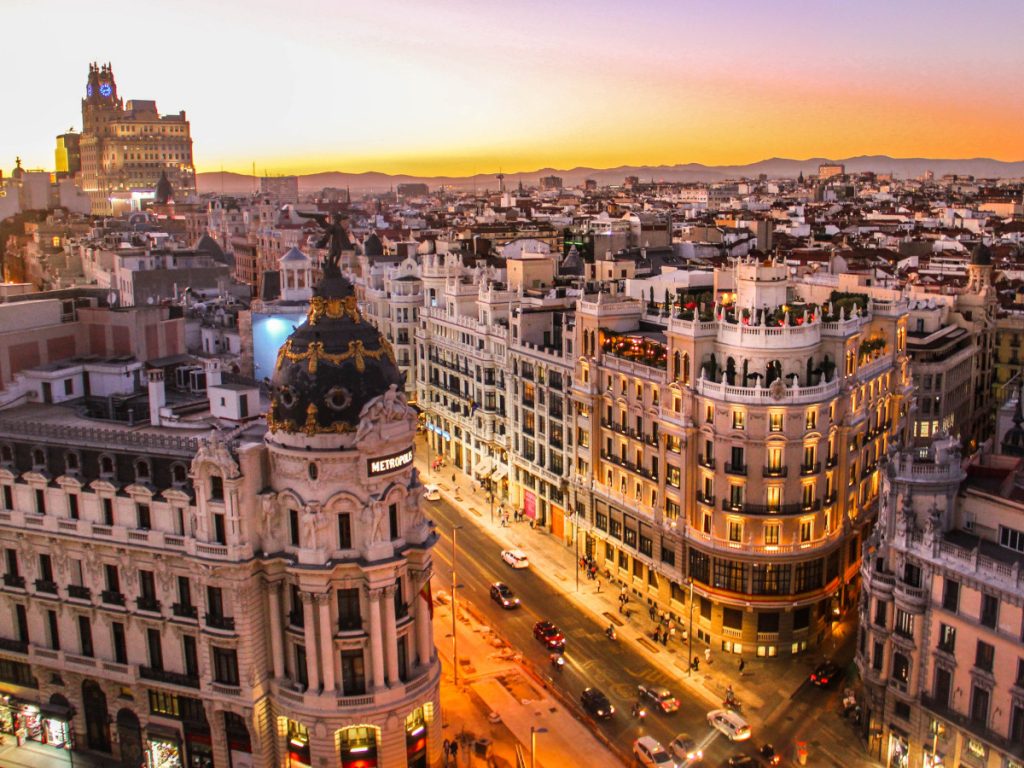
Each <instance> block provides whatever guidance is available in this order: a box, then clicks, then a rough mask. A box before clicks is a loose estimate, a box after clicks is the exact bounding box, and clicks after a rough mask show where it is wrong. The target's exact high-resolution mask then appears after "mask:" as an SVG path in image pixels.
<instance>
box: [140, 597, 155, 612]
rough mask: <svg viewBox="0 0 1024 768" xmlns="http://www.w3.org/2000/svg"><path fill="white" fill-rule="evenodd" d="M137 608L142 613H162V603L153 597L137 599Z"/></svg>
mask: <svg viewBox="0 0 1024 768" xmlns="http://www.w3.org/2000/svg"><path fill="white" fill-rule="evenodd" d="M135 607H136V608H138V609H139V610H140V611H151V612H152V613H160V601H159V600H157V599H156V598H155V597H152V596H151V595H143V596H142V597H137V598H135Z"/></svg>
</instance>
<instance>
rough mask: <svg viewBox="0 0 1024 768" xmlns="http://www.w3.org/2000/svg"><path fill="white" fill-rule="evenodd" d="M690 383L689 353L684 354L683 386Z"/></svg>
mask: <svg viewBox="0 0 1024 768" xmlns="http://www.w3.org/2000/svg"><path fill="white" fill-rule="evenodd" d="M689 383H690V355H689V353H684V354H683V384H689Z"/></svg>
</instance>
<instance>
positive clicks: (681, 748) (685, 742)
mask: <svg viewBox="0 0 1024 768" xmlns="http://www.w3.org/2000/svg"><path fill="white" fill-rule="evenodd" d="M668 751H669V752H671V753H672V756H673V757H674V758H675V759H676V760H679V761H680V763H681V764H682V765H689V764H690V763H692V762H694V761H695V760H700V759H701V758H703V757H704V750H702V749H700V748H698V747H697V742H696V741H694V740H693V738H692V737H691V736H690V734H688V733H680V734H679V735H678V736H676V737H675V738H674V739H672V741H670V742H669V743H668Z"/></svg>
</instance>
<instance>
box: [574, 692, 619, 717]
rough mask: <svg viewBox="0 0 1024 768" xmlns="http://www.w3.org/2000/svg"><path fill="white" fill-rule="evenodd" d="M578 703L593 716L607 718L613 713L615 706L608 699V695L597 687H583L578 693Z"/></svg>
mask: <svg viewBox="0 0 1024 768" xmlns="http://www.w3.org/2000/svg"><path fill="white" fill-rule="evenodd" d="M580 703H581V704H582V705H583V709H585V710H586V711H587V712H589V713H590V714H591V715H593V716H594V717H600V718H603V719H605V720H607V719H608V718H609V717H611V716H612V715H614V714H615V707H614V706H613V705H612V703H611V702H610V701H608V697H607V696H605V695H604V693H602V692H601V691H599V690H598V689H597V688H584V689H583V693H581V694H580Z"/></svg>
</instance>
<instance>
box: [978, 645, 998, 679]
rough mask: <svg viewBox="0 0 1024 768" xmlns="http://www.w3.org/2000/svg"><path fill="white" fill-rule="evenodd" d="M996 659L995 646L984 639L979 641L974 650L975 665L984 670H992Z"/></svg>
mask: <svg viewBox="0 0 1024 768" xmlns="http://www.w3.org/2000/svg"><path fill="white" fill-rule="evenodd" d="M995 659H996V649H995V646H993V645H989V644H988V643H986V642H984V641H983V640H979V641H978V645H977V647H976V648H975V650H974V666H975V667H977V668H978V669H980V670H982V671H983V672H991V671H992V668H993V665H994V664H995Z"/></svg>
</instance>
